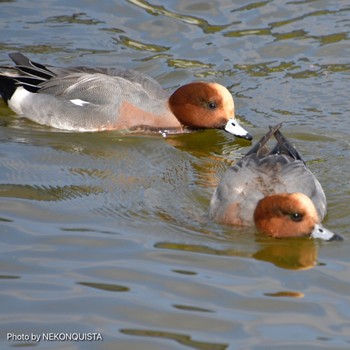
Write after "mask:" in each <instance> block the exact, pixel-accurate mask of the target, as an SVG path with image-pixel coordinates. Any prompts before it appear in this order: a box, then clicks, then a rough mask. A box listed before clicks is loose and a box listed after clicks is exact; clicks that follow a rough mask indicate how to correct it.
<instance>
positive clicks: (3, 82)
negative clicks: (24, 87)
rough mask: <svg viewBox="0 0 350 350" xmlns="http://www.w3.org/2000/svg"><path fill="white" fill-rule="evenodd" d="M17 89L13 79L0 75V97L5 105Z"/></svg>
mask: <svg viewBox="0 0 350 350" xmlns="http://www.w3.org/2000/svg"><path fill="white" fill-rule="evenodd" d="M17 88H18V85H17V82H16V80H15V79H13V78H10V77H6V76H2V75H0V95H1V97H2V98H3V99H4V101H5V102H6V103H7V102H8V100H9V99H10V98H11V97H12V95H13V94H14V92H15V91H16V89H17Z"/></svg>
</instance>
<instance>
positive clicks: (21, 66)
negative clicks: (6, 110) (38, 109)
mask: <svg viewBox="0 0 350 350" xmlns="http://www.w3.org/2000/svg"><path fill="white" fill-rule="evenodd" d="M9 56H10V58H11V59H12V61H13V62H14V63H15V66H14V67H3V68H4V69H5V70H6V69H7V70H9V69H10V70H11V71H13V72H14V73H13V74H6V75H5V74H4V75H2V74H1V72H0V95H1V97H2V98H3V99H4V100H5V102H6V103H7V102H8V100H9V99H10V98H11V97H12V95H13V94H14V92H15V91H16V89H17V88H18V87H19V86H23V87H24V88H25V89H26V90H28V91H30V92H37V91H38V90H39V89H40V84H41V83H43V82H44V81H46V80H48V79H51V78H52V77H54V76H55V74H54V73H53V72H51V71H50V70H49V69H48V68H46V67H45V66H44V65H42V64H40V63H36V62H32V61H30V60H29V59H28V58H27V57H26V56H24V55H22V54H21V53H19V52H15V53H11V54H9ZM0 69H1V67H0ZM16 72H17V73H18V74H16Z"/></svg>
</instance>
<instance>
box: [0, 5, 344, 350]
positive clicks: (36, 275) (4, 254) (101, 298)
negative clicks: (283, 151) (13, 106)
mask: <svg viewBox="0 0 350 350" xmlns="http://www.w3.org/2000/svg"><path fill="white" fill-rule="evenodd" d="M0 26H1V33H2V35H1V38H0V65H6V64H9V63H10V62H9V58H8V56H7V54H8V53H9V52H13V51H21V52H23V53H24V54H26V55H28V56H29V57H30V58H32V59H33V60H36V61H39V62H42V63H44V64H52V65H61V66H69V65H71V66H73V65H90V66H101V67H116V66H124V67H126V68H132V69H137V70H140V71H142V72H144V73H147V74H149V75H151V76H153V77H155V78H156V79H158V80H159V81H160V82H161V84H162V85H164V87H165V88H169V89H170V90H171V89H174V88H176V87H177V86H179V85H180V84H183V83H186V82H189V81H192V80H206V81H217V82H219V83H221V84H223V85H225V86H227V87H228V88H229V90H230V91H231V93H232V95H233V96H234V98H235V103H236V110H237V115H238V118H239V120H240V122H241V123H242V125H244V126H245V127H246V128H247V129H249V131H250V132H251V133H252V134H253V135H254V137H255V139H258V138H259V137H260V136H261V135H263V134H264V133H265V132H266V130H267V128H268V126H269V125H273V124H276V123H279V122H282V121H283V122H284V127H283V131H284V133H285V134H286V135H287V136H288V137H289V138H290V139H291V140H292V142H293V143H294V144H295V146H296V147H297V148H298V150H299V151H300V153H301V154H302V155H303V157H304V159H305V160H306V161H307V163H308V165H309V167H310V169H311V170H312V171H313V172H314V173H315V174H316V176H317V177H318V179H319V180H320V182H321V183H322V185H323V188H324V190H325V192H326V195H327V198H328V205H329V208H328V216H327V218H326V220H325V222H324V223H325V225H326V226H327V227H328V228H330V229H331V230H333V231H335V232H337V233H339V234H342V235H343V236H344V237H345V238H347V239H346V240H345V241H344V242H330V243H325V242H318V241H312V240H306V239H296V240H273V239H269V238H264V237H261V236H259V235H258V234H255V232H252V231H247V230H238V229H235V228H232V227H228V226H224V225H219V224H215V223H213V222H210V220H208V217H207V213H208V206H209V201H210V197H211V194H212V192H213V190H214V188H215V186H216V184H217V182H218V181H219V179H220V177H221V175H222V174H223V173H224V171H225V169H226V168H227V167H228V166H229V165H230V164H232V163H233V162H234V161H236V160H237V159H239V158H240V157H241V156H242V155H243V154H244V153H245V152H246V151H247V150H248V149H249V146H250V143H249V142H247V141H242V140H237V139H233V138H232V137H231V136H230V135H228V134H225V133H224V132H222V131H217V130H207V131H204V132H197V133H194V134H186V135H176V136H171V137H168V138H162V137H161V136H160V135H151V136H150V135H148V136H142V135H126V134H123V133H120V132H102V133H69V132H58V131H55V130H53V129H49V128H46V127H43V126H40V125H36V124H34V123H31V122H29V121H27V120H24V119H19V118H17V117H16V116H15V115H14V114H13V113H12V112H11V111H10V110H9V109H8V108H7V107H6V105H5V104H4V103H3V101H0V158H1V161H0V234H1V244H0V249H1V255H0V279H1V282H0V283H1V291H0V295H1V297H0V305H1V315H0V340H1V347H2V348H12V347H18V346H27V347H36V348H42V349H96V348H98V349H127V350H131V349H146V350H147V349H152V350H157V349H162V350H163V349H215V350H221V349H222V350H223V349H256V350H263V349H281V348H282V347H283V348H284V349H296V348H303V349H349V347H350V301H349V295H350V283H349V276H350V259H349V253H348V252H349V249H350V243H349V228H350V221H349V206H350V201H349V197H350V177H349V173H350V162H349V155H350V152H349V150H350V136H349V134H350V126H349V125H350V124H349V118H350V107H349V97H348V95H349V78H350V60H349V57H350V39H349V33H350V5H348V4H347V2H346V1H342V0H336V1H330V0H316V1H311V0H309V1H284V0H270V1H247V0H241V1H234V2H232V1H211V2H207V1H191V2H189V1H184V0H183V1H142V0H130V1H107V0H105V1H101V0H100V1H93V0H91V1H83V0H80V1H79V0H73V1H66V0H62V1H56V0H51V1H46V2H33V1H29V0H27V1H26V0H17V1H1V2H0ZM12 333H13V334H14V335H17V336H18V335H21V334H25V335H28V334H29V335H30V334H32V333H33V334H35V335H43V334H48V333H54V334H64V333H77V334H90V333H98V334H101V335H102V337H103V341H99V340H95V341H44V340H42V341H40V342H39V343H35V341H33V340H22V341H21V340H18V341H13V340H6V337H7V335H8V334H12Z"/></svg>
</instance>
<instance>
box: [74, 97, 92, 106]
mask: <svg viewBox="0 0 350 350" xmlns="http://www.w3.org/2000/svg"><path fill="white" fill-rule="evenodd" d="M70 102H72V103H73V104H75V105H77V106H81V107H83V106H84V105H88V104H90V102H87V101H84V100H81V99H80V98H75V99H74V100H70Z"/></svg>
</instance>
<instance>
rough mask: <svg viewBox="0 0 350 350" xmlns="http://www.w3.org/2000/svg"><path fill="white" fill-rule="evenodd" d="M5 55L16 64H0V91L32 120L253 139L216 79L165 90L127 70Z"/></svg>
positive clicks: (77, 128) (99, 128) (78, 127)
mask: <svg viewBox="0 0 350 350" xmlns="http://www.w3.org/2000/svg"><path fill="white" fill-rule="evenodd" d="M9 57H10V58H11V59H12V61H13V62H14V64H15V65H14V66H11V67H0V95H1V97H2V98H3V100H4V101H5V102H6V103H7V105H8V106H9V108H10V109H12V111H14V112H15V113H16V114H17V115H20V116H24V117H26V118H28V119H30V120H32V121H34V122H36V123H39V124H43V125H47V126H49V127H53V128H56V129H62V130H68V131H82V132H85V131H90V132H93V131H103V130H127V131H141V132H157V133H159V132H161V133H162V134H164V133H165V134H168V133H185V132H191V131H194V130H199V129H223V130H225V131H227V132H229V133H231V134H233V135H235V136H237V137H240V138H243V139H246V140H252V136H251V134H250V133H249V132H248V131H247V130H245V129H244V128H243V127H242V126H241V125H240V123H239V122H238V121H237V119H236V118H235V105H234V100H233V97H232V95H231V93H230V92H229V91H228V90H227V88H225V87H224V86H222V85H220V84H218V83H214V82H204V81H195V82H192V83H188V84H185V85H182V86H180V87H179V88H177V89H176V90H175V91H174V92H173V93H172V94H169V93H168V92H167V91H166V90H165V89H163V88H162V86H161V85H160V84H159V83H158V82H157V81H156V80H155V79H153V78H152V77H150V76H147V75H145V74H143V73H141V72H138V71H134V70H130V69H122V68H90V67H72V68H63V67H53V66H45V65H43V64H41V63H37V62H34V61H31V60H30V59H29V58H27V57H26V56H24V55H23V54H21V53H19V52H15V53H11V54H9Z"/></svg>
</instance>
